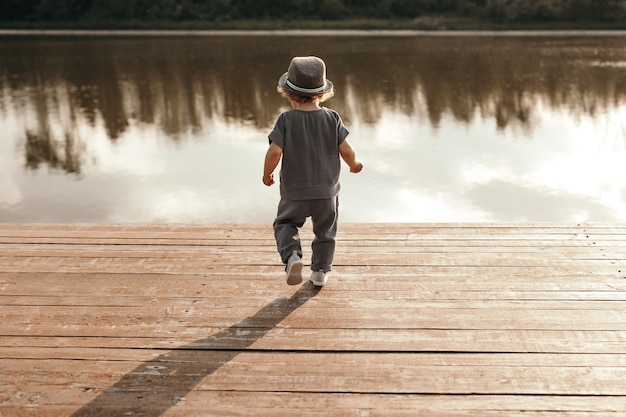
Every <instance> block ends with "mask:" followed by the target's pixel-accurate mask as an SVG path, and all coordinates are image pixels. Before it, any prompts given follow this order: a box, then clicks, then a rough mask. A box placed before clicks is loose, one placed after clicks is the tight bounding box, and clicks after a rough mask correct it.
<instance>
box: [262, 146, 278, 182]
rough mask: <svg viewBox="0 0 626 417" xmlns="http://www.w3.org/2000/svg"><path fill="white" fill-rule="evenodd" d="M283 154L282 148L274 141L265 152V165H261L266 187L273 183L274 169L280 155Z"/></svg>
mask: <svg viewBox="0 0 626 417" xmlns="http://www.w3.org/2000/svg"><path fill="white" fill-rule="evenodd" d="M282 155H283V150H282V149H281V148H280V146H278V145H276V144H275V143H274V142H272V143H271V144H270V147H269V149H268V150H267V153H266V154H265V165H264V167H263V184H265V185H267V186H268V187H269V186H270V185H272V184H274V182H275V181H274V170H275V169H276V167H277V166H278V163H279V162H280V157H281V156H282Z"/></svg>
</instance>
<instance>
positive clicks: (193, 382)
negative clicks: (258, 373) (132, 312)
mask: <svg viewBox="0 0 626 417" xmlns="http://www.w3.org/2000/svg"><path fill="white" fill-rule="evenodd" d="M318 292H319V288H316V287H314V286H313V285H312V284H311V283H310V282H306V283H305V284H303V285H302V286H301V287H300V289H298V291H297V292H295V293H294V294H293V295H292V296H291V297H290V298H289V299H287V298H279V299H276V300H274V301H272V302H271V303H269V304H268V305H266V306H265V307H263V308H262V309H261V310H259V311H258V312H256V313H255V314H254V315H253V316H250V317H247V318H245V319H243V320H241V321H240V322H239V323H237V324H234V325H232V326H230V327H229V328H227V329H224V330H222V331H220V332H219V333H216V334H214V335H212V336H209V337H207V338H204V339H200V340H196V341H194V342H192V343H189V344H187V345H185V346H181V347H179V348H176V349H174V350H168V351H167V352H166V353H163V354H161V355H159V356H158V357H156V358H154V359H152V360H150V361H148V362H144V363H142V364H141V365H139V366H138V367H137V368H135V369H133V370H132V371H131V372H129V373H128V374H126V375H124V376H123V377H122V379H120V380H119V381H118V382H117V383H116V384H115V385H113V386H112V387H110V388H109V389H107V390H105V391H104V392H103V393H102V394H100V395H98V396H97V397H96V398H94V399H93V400H92V401H90V402H89V403H87V404H85V405H84V406H82V407H81V408H80V409H79V410H77V411H76V412H75V413H73V414H72V417H88V416H89V417H95V416H111V415H120V416H121V415H138V416H143V417H157V416H160V415H162V414H163V413H165V412H166V411H167V410H168V409H170V408H171V407H174V406H175V405H177V404H179V403H181V402H182V403H184V401H185V396H186V395H187V394H189V393H190V392H191V391H192V390H193V389H194V387H196V386H197V385H198V384H199V383H200V382H202V380H204V379H205V378H206V377H207V376H209V375H211V374H212V373H213V372H215V371H217V370H218V369H219V368H220V367H221V366H223V365H225V364H227V363H228V362H230V361H232V360H233V359H234V358H235V357H236V356H237V355H238V354H239V353H241V352H242V351H243V350H244V349H246V348H247V347H248V346H250V345H251V344H253V343H254V342H256V341H257V340H259V339H261V338H262V337H263V336H265V335H266V334H267V333H268V332H269V331H271V330H272V329H273V328H275V327H276V326H277V325H278V324H279V323H280V322H281V321H282V320H283V319H285V318H286V317H287V316H288V315H289V314H291V313H292V312H293V311H295V310H296V309H297V308H299V307H300V306H302V305H303V304H304V303H306V302H307V301H308V300H309V299H311V298H313V297H314V296H315V295H317V293H318ZM207 411H210V410H207Z"/></svg>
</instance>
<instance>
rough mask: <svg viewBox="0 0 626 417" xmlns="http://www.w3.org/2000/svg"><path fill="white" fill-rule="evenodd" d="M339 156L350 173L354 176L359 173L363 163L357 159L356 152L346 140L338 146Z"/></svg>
mask: <svg viewBox="0 0 626 417" xmlns="http://www.w3.org/2000/svg"><path fill="white" fill-rule="evenodd" d="M339 154H340V155H341V159H343V160H344V162H345V163H346V164H348V166H349V167H350V172H354V173H355V174H356V173H358V172H361V170H362V169H363V163H362V162H361V161H359V160H358V159H357V157H356V152H355V150H354V148H353V147H352V145H350V143H349V142H348V140H347V139H345V140H344V141H343V142H341V144H340V145H339Z"/></svg>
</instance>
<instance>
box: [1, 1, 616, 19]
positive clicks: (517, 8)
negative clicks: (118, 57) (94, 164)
mask: <svg viewBox="0 0 626 417" xmlns="http://www.w3.org/2000/svg"><path fill="white" fill-rule="evenodd" d="M422 16H446V17H468V18H473V19H479V20H482V21H487V22H495V23H516V22H599V23H608V22H619V21H621V20H623V19H624V18H626V0H2V2H0V21H4V22H68V21H83V22H84V21H87V22H89V21H94V22H95V21H99V22H101V21H103V20H105V21H116V20H122V21H128V20H132V21H142V22H150V21H203V22H208V23H210V22H229V21H236V20H249V19H277V20H282V19H289V20H295V21H297V20H335V21H340V20H349V19H414V18H418V17H422Z"/></svg>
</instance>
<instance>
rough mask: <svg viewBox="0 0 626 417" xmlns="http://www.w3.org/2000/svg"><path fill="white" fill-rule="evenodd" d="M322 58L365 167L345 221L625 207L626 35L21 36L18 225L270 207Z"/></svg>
mask: <svg viewBox="0 0 626 417" xmlns="http://www.w3.org/2000/svg"><path fill="white" fill-rule="evenodd" d="M307 54H315V55H319V56H321V57H323V58H324V59H325V60H326V62H327V65H328V77H329V78H330V79H331V80H332V81H333V82H334V83H335V86H336V89H337V94H336V96H335V97H334V98H333V99H332V100H330V101H329V102H328V103H327V104H326V105H327V106H328V107H332V108H334V109H336V110H337V111H338V112H339V113H340V114H341V115H342V116H343V118H344V121H345V123H346V125H347V126H348V128H349V129H350V131H351V135H350V137H349V139H350V141H351V142H352V144H353V145H354V147H355V148H356V149H357V151H358V153H359V156H360V157H361V159H362V160H363V161H364V163H365V169H364V171H363V172H362V173H361V174H358V175H354V174H350V173H349V172H348V170H347V169H345V168H344V173H343V174H342V185H343V188H342V193H341V217H342V221H344V222H370V221H371V222H373V221H411V222H431V221H481V222H482V221H626V38H624V37H592V38H575V37H560V38H559V37H555V38H545V37H394V38H385V37H295V38H294V37H199V38H126V39H124V38H89V39H77V38H54V39H41V38H36V39H33V38H29V39H19V38H8V37H7V38H0V126H1V127H2V129H1V132H2V133H1V134H2V136H1V138H0V222H202V223H207V222H211V223H215V222H271V221H272V220H273V217H274V214H275V209H276V204H277V202H278V197H279V196H278V187H277V186H274V187H271V188H267V187H265V186H264V185H263V184H262V182H261V175H262V166H263V158H264V154H265V150H266V149H267V134H268V133H269V131H270V129H271V127H272V125H273V123H274V120H275V118H276V117H277V115H278V114H279V113H280V112H281V111H283V110H285V109H287V105H288V103H287V102H285V101H284V100H283V99H281V98H280V97H279V96H278V94H277V93H276V92H275V85H276V81H277V79H278V77H279V76H280V74H282V73H283V72H284V71H285V70H286V68H287V65H288V63H289V60H290V59H291V57H293V56H295V55H307Z"/></svg>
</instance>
